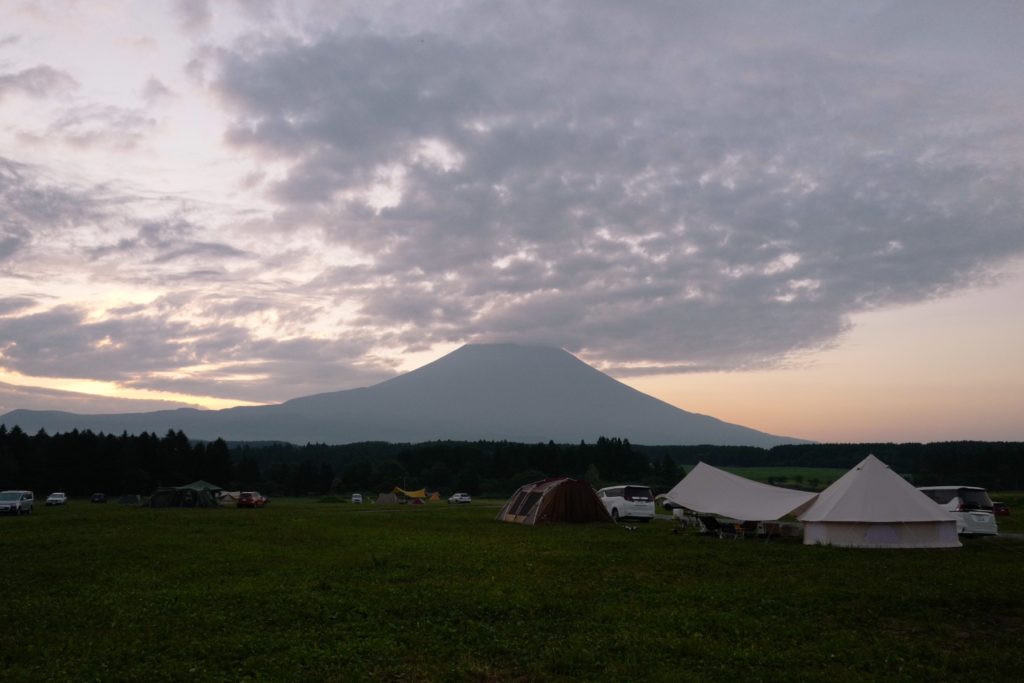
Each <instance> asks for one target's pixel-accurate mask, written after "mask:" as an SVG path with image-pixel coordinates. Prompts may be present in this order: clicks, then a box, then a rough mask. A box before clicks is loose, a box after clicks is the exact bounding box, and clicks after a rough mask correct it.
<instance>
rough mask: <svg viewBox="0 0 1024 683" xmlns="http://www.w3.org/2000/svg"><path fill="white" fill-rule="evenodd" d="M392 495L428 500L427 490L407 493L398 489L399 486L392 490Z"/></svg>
mask: <svg viewBox="0 0 1024 683" xmlns="http://www.w3.org/2000/svg"><path fill="white" fill-rule="evenodd" d="M391 492H392V493H394V494H395V495H399V496H405V497H406V498H426V497H427V490H426V489H419V490H417V491H406V490H405V489H402V488H398V487H397V486H396V487H395V488H393V489H392V490H391Z"/></svg>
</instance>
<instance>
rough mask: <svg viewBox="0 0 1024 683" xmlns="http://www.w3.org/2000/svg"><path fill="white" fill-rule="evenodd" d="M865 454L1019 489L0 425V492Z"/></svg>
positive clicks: (557, 471) (577, 471)
mask: <svg viewBox="0 0 1024 683" xmlns="http://www.w3.org/2000/svg"><path fill="white" fill-rule="evenodd" d="M869 453H873V454H874V455H875V456H877V457H878V458H880V459H881V460H882V461H883V462H885V463H886V464H888V465H889V466H890V467H891V468H892V469H894V470H895V471H897V472H899V473H901V474H906V475H910V476H911V478H912V479H913V481H914V483H915V484H917V485H918V486H924V485H929V484H964V485H975V486H984V487H986V488H989V489H992V490H1019V489H1022V488H1024V444H1022V443H1006V442H973V441H972V442H968V441H965V442H948V443H933V444H913V443H912V444H805V445H793V446H776V447H774V448H771V449H762V448H754V447H739V446H642V445H634V444H631V443H630V442H629V440H628V439H620V438H616V437H604V436H602V437H600V438H598V439H597V441H595V442H593V443H585V442H582V441H581V442H580V443H579V444H556V443H554V442H548V443H537V444H524V443H515V442H507V441H476V442H462V441H431V442H425V443H418V444H395V443H385V442H364V443H354V444H343V445H326V444H312V443H311V444H306V445H304V446H299V445H293V444H288V443H279V442H262V443H227V442H225V441H224V440H222V439H217V440H215V441H212V442H203V441H192V440H190V439H189V438H188V437H187V436H186V435H185V434H184V433H182V432H181V431H177V432H175V431H169V432H167V434H165V435H164V436H162V437H161V436H158V435H156V434H148V433H142V434H139V435H129V434H127V433H122V434H121V435H112V434H102V433H101V434H94V433H93V432H90V431H88V430H86V431H78V430H74V431H71V432H66V433H61V434H55V435H52V436H51V435H49V434H47V433H46V432H45V431H42V430H41V431H40V432H38V433H37V434H35V435H28V434H25V433H24V432H22V431H21V429H20V428H18V427H12V428H11V429H10V430H8V429H7V428H6V427H5V426H3V425H0V488H2V489H9V488H28V489H32V490H35V491H37V492H40V493H42V492H46V491H58V490H62V491H65V492H67V493H68V494H70V495H73V496H80V495H88V494H90V493H92V492H97V491H102V492H105V493H108V494H114V495H116V494H121V493H141V494H146V493H149V492H151V491H152V490H153V489H155V488H156V487H158V486H177V485H182V484H186V483H189V482H191V481H195V480H197V479H205V480H207V481H210V482H213V483H215V484H217V485H219V486H223V487H225V488H227V489H235V490H237V489H242V490H249V489H257V490H260V491H263V492H264V493H267V494H270V495H308V494H314V495H322V494H325V493H347V492H351V491H362V492H364V493H373V492H382V491H390V490H391V489H392V488H393V487H395V486H400V487H402V488H406V489H419V488H427V489H429V490H436V491H441V492H442V493H445V494H447V493H451V492H453V491H466V492H467V493H470V494H472V495H481V494H485V495H486V494H492V495H508V494H509V493H511V492H512V491H514V490H515V489H516V488H518V487H519V486H520V485H522V484H524V483H527V482H530V481H535V480H538V479H542V478H545V477H548V476H563V475H564V476H570V477H574V478H577V479H584V480H586V481H587V482H589V483H590V484H592V485H593V486H594V487H595V488H599V487H601V486H603V485H609V484H616V483H627V482H628V483H640V484H647V485H649V486H651V487H652V488H654V489H655V491H656V492H664V491H667V490H668V489H669V488H671V487H672V486H673V485H675V484H676V483H677V482H678V481H679V479H680V478H682V476H684V474H685V471H686V469H688V467H690V466H692V465H694V464H696V463H697V462H701V461H703V462H706V463H708V464H710V465H715V466H719V467H729V466H735V467H754V466H757V467H772V466H779V467H837V468H849V467H852V466H853V465H855V464H857V463H858V462H859V461H860V460H862V459H863V458H864V457H866V456H867V455H868V454H869Z"/></svg>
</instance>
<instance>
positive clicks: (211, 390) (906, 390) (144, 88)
mask: <svg viewBox="0 0 1024 683" xmlns="http://www.w3.org/2000/svg"><path fill="white" fill-rule="evenodd" d="M1021 35H1024V5H1022V4H1021V3H1019V2H1014V1H1010V2H984V3H980V4H972V5H970V6H968V5H966V4H964V3H959V2H927V3H924V2H921V3H917V2H891V3H890V2H860V3H850V2H835V3H828V2H809V3H798V2H786V3H780V2H774V3H758V2H741V3H685V2H653V1H652V2H641V3H633V2H610V1H609V2H602V1H600V0H593V1H589V0H588V1H586V2H583V1H578V2H557V1H551V0H547V1H544V2H527V1H522V0H517V1H515V2H496V1H486V2H472V1H469V2H441V1H438V2H400V3H392V2H386V1H384V0H371V1H369V2H335V1H333V0H331V1H328V0H323V1H318V0H281V1H279V2H275V1H274V0H220V1H217V2H208V1H206V0H167V1H166V2H157V1H155V0H136V1H134V2H133V1H130V0H88V1H86V0H80V1H76V0H49V1H45V0H37V1H33V0H6V1H5V2H3V3H2V5H0V411H6V410H9V409H13V408H16V407H37V408H38V407H53V408H64V409H71V410H79V411H83V410H95V411H106V410H125V409H149V408H152V407H154V406H158V405H167V404H168V402H172V403H188V404H195V405H202V406H207V407H224V406H228V405H238V404H242V403H260V402H275V401H280V400H285V399H288V398H292V397H295V396H300V395H304V394H310V393H315V392H320V391H330V390H336V389H344V388H351V387H356V386H365V385H368V384H371V383H374V382H376V381H379V380H381V379H385V378H387V377H389V376H392V375H394V374H395V373H397V372H400V371H404V370H408V369H412V368H414V367H417V366H418V365H421V364H423V363H424V362H427V361H429V360H432V359H434V358H436V357H438V356H440V355H442V354H444V353H446V352H448V351H450V350H452V349H454V348H457V347H458V346H459V345H461V344H463V343H466V342H474V341H476V342H480V341H515V342H524V343H539V344H548V345H555V346H561V347H564V348H566V349H568V350H569V351H572V352H573V353H576V354H577V355H579V356H580V357H581V358H583V359H585V360H587V361H588V362H591V363H592V364H594V365H596V366H597V367H599V368H601V369H603V370H605V371H606V372H609V373H610V374H612V375H613V376H615V377H617V378H618V379H621V380H623V381H625V382H627V383H630V384H632V385H633V386H636V387H638V388H640V389H642V390H644V391H648V392H649V393H653V394H655V395H657V396H659V397H660V398H663V399H665V400H668V401H669V402H671V403H674V404H676V405H679V406H680V407H682V408H685V409H688V410H693V411H697V412H704V413H710V414H713V415H715V416H717V417H720V418H723V419H726V420H729V421H734V422H739V423H742V424H745V425H747V426H751V427H756V428H759V429H764V430H767V431H772V432H775V433H786V434H792V435H796V436H802V437H807V438H815V439H822V440H856V441H861V440H869V439H875V438H885V439H897V440H902V439H907V440H909V439H913V440H939V439H949V438H985V439H1024V422H1022V420H1021V418H1020V416H1021V415H1024V351H1022V350H1021V349H1022V348H1024V324H1022V322H1021V319H1022V318H1024V315H1022V314H1024V304H1022V303H1021V302H1022V301H1024V173H1022V170H1024V127H1022V124H1024V114H1022V112H1024V69H1021V68H1020V65H1021V64H1024V41H1021V40H1020V36H1021ZM68 392H71V393H68Z"/></svg>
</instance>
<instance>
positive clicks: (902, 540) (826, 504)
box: [798, 455, 960, 548]
mask: <svg viewBox="0 0 1024 683" xmlns="http://www.w3.org/2000/svg"><path fill="white" fill-rule="evenodd" d="M798 519H800V521H802V522H803V523H804V543H805V544H807V545H815V544H824V545H838V546H846V547H857V548H959V547H960V540H959V539H958V538H957V535H956V520H955V519H954V518H953V516H952V515H950V514H949V513H948V512H946V511H945V510H943V509H942V508H940V507H939V506H938V505H936V504H935V501H933V500H932V499H930V498H928V496H926V495H924V494H923V493H921V492H920V491H918V490H917V489H915V488H914V487H913V486H911V485H910V484H909V483H908V482H907V481H906V480H905V479H904V478H903V477H901V476H900V475H898V474H896V473H895V472H893V471H892V470H891V469H889V467H888V466H887V465H886V464H885V463H883V462H882V461H881V460H879V459H878V458H876V457H875V456H873V455H869V456H868V457H867V458H865V459H864V460H863V461H862V462H861V463H860V464H859V465H857V466H856V467H854V468H853V469H852V470H850V471H849V472H847V473H846V474H844V475H843V476H841V477H840V478H839V479H837V480H836V481H835V482H834V483H833V484H832V485H831V486H829V487H828V488H827V489H825V490H824V491H822V492H821V493H820V494H818V497H817V499H816V500H815V501H814V503H813V504H812V505H811V506H810V507H808V508H807V510H805V511H804V512H803V513H802V514H800V515H799V516H798Z"/></svg>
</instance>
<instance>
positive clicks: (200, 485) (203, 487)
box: [178, 479, 224, 494]
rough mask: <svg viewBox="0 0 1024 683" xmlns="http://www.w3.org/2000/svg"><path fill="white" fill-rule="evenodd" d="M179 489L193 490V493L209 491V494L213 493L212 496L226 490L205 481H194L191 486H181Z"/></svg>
mask: <svg viewBox="0 0 1024 683" xmlns="http://www.w3.org/2000/svg"><path fill="white" fill-rule="evenodd" d="M178 488H179V489H191V490H193V491H207V492H208V493H211V494H216V493H217V492H219V491H223V490H224V489H223V488H221V487H220V486H217V485H216V484H211V483H210V482H208V481H205V480H203V479H199V480H197V481H194V482H192V483H191V484H185V485H184V486H179V487H178Z"/></svg>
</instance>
